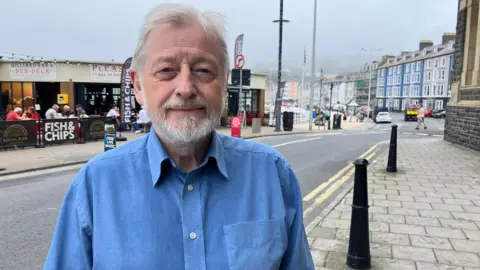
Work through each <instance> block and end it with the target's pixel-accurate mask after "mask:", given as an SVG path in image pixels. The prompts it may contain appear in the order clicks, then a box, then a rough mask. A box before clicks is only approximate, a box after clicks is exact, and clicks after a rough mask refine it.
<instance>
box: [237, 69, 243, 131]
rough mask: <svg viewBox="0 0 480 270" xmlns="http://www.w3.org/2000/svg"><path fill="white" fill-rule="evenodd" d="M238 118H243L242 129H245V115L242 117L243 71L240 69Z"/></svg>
mask: <svg viewBox="0 0 480 270" xmlns="http://www.w3.org/2000/svg"><path fill="white" fill-rule="evenodd" d="M238 116H239V117H241V119H242V122H241V123H240V129H242V128H243V118H244V117H243V115H242V69H241V68H240V82H239V84H238Z"/></svg>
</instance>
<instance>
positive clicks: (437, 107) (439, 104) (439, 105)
mask: <svg viewBox="0 0 480 270" xmlns="http://www.w3.org/2000/svg"><path fill="white" fill-rule="evenodd" d="M440 109H443V100H441V99H438V100H435V110H440Z"/></svg>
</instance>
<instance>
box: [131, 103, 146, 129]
mask: <svg viewBox="0 0 480 270" xmlns="http://www.w3.org/2000/svg"><path fill="white" fill-rule="evenodd" d="M148 123H150V118H148V115H147V111H145V107H144V106H142V109H141V110H140V111H139V112H138V119H137V121H135V122H134V123H133V128H134V129H135V133H140V132H141V130H140V126H139V125H143V124H148Z"/></svg>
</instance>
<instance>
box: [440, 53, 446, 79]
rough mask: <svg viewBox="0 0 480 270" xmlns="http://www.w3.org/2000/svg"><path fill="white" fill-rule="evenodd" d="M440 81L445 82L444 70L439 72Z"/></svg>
mask: <svg viewBox="0 0 480 270" xmlns="http://www.w3.org/2000/svg"><path fill="white" fill-rule="evenodd" d="M442 59H443V58H442ZM440 80H445V70H444V69H442V70H440Z"/></svg>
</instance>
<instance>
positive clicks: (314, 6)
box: [308, 0, 317, 131]
mask: <svg viewBox="0 0 480 270" xmlns="http://www.w3.org/2000/svg"><path fill="white" fill-rule="evenodd" d="M316 33H317V0H314V4H313V40H312V78H313V81H315V42H316ZM308 104H309V105H308V130H310V131H312V108H313V87H310V96H309V102H308Z"/></svg>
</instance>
